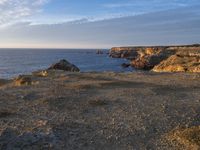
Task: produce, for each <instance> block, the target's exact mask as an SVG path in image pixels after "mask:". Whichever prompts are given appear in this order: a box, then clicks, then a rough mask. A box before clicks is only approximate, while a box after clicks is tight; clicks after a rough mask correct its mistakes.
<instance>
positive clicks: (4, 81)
mask: <svg viewBox="0 0 200 150" xmlns="http://www.w3.org/2000/svg"><path fill="white" fill-rule="evenodd" d="M9 82H10V81H9V80H6V79H0V87H1V86H3V85H5V84H8V83H9Z"/></svg>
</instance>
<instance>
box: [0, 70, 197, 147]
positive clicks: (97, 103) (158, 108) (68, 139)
mask: <svg viewBox="0 0 200 150" xmlns="http://www.w3.org/2000/svg"><path fill="white" fill-rule="evenodd" d="M45 76H47V77H42V76H36V75H34V76H26V78H27V77H29V78H31V82H30V80H28V81H29V84H26V83H25V82H24V81H23V85H21V84H18V82H17V84H16V82H14V81H6V80H0V82H1V83H0V149H2V150H15V149H16V150H21V149H25V150H27V149H34V150H35V149H42V150H43V149H44V150H45V149H55V150H57V149H58V150H59V149H67V150H72V149H73V150H74V149H81V150H82V149H83V150H84V149H85V150H94V149H95V150H98V149H99V150H102V149H105V150H106V149H113V150H118V149H119V150H123V149H124V150H129V149H130V150H132V149H133V150H134V149H135V150H140V149H141V150H145V149H162V150H163V149H166V150H168V149H172V150H173V149H174V150H175V149H180V150H183V149H199V146H200V141H199V139H200V137H199V134H198V133H200V131H199V125H200V74H186V73H178V74H177V73H151V72H138V73H112V72H110V73H109V72H107V73H66V72H62V71H56V72H54V71H51V72H49V73H48V75H47V74H45Z"/></svg>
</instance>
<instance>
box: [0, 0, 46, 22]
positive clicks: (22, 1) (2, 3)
mask: <svg viewBox="0 0 200 150" xmlns="http://www.w3.org/2000/svg"><path fill="white" fill-rule="evenodd" d="M47 2H48V0H0V26H5V25H8V24H12V23H14V22H20V20H21V19H23V18H24V17H27V16H31V15H33V14H35V13H38V12H40V11H41V6H42V5H44V4H45V3H47Z"/></svg>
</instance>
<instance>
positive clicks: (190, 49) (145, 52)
mask: <svg viewBox="0 0 200 150" xmlns="http://www.w3.org/2000/svg"><path fill="white" fill-rule="evenodd" d="M110 57H113V58H126V59H129V60H130V64H131V66H132V67H134V68H136V69H143V70H152V71H156V72H200V69H199V68H200V45H199V44H194V45H180V46H149V47H148V46H147V47H114V48H112V49H111V50H110Z"/></svg>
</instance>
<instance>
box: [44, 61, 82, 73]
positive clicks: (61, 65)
mask: <svg viewBox="0 0 200 150" xmlns="http://www.w3.org/2000/svg"><path fill="white" fill-rule="evenodd" d="M48 70H64V71H69V72H79V71H80V69H79V68H78V67H77V66H75V65H74V64H71V63H70V62H68V61H67V60H65V59H62V60H60V61H59V62H58V63H56V64H53V65H52V66H51V67H49V68H48Z"/></svg>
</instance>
